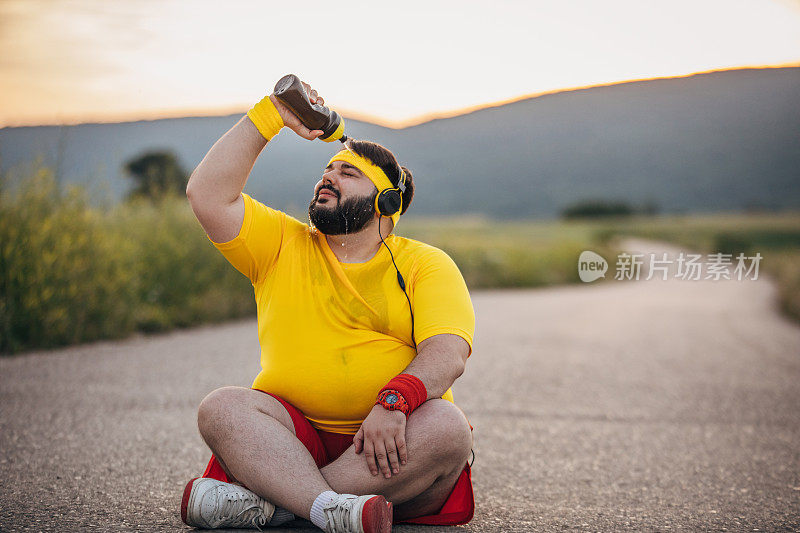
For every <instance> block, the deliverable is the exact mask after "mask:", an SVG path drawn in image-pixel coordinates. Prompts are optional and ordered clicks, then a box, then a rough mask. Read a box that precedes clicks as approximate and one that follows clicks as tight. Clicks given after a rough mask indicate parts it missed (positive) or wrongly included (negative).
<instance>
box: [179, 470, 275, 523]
mask: <svg viewBox="0 0 800 533" xmlns="http://www.w3.org/2000/svg"><path fill="white" fill-rule="evenodd" d="M274 512H275V506H274V505H272V504H271V503H269V502H268V501H267V500H265V499H264V498H262V497H260V496H259V495H258V494H256V493H255V492H252V491H250V490H247V489H246V488H244V487H242V486H240V485H234V484H232V483H225V482H222V481H217V480H216V479H211V478H207V477H201V478H195V479H193V480H191V481H190V482H189V483H187V484H186V488H185V489H184V490H183V499H182V501H181V519H182V520H183V522H184V523H185V524H186V525H187V526H193V527H198V528H202V529H216V528H240V529H244V528H247V529H252V528H256V529H261V527H262V526H265V525H267V524H268V523H269V521H270V519H271V518H272V514H273V513H274Z"/></svg>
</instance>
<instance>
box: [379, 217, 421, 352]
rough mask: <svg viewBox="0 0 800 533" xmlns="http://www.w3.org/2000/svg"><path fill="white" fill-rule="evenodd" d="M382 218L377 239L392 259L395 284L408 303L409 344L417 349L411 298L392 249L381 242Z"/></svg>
mask: <svg viewBox="0 0 800 533" xmlns="http://www.w3.org/2000/svg"><path fill="white" fill-rule="evenodd" d="M382 218H383V215H382V214H381V215H380V218H378V237H380V238H381V242H382V243H383V245H384V246H385V247H386V249H387V250H389V257H391V258H392V265H394V269H395V270H396V271H397V283H399V284H400V288H401V289H403V294H404V295H405V297H406V300H407V301H408V310H409V311H410V312H411V342H412V343H414V348H416V347H417V342H416V340H415V339H414V309H413V308H412V307H411V298H409V297H408V293H407V292H406V282H405V280H404V279H403V275H402V274H400V269H399V268H397V263H395V262H394V254H393V253H392V249H391V248H389V245H388V244H386V241H384V240H383V235H382V234H381V219H382Z"/></svg>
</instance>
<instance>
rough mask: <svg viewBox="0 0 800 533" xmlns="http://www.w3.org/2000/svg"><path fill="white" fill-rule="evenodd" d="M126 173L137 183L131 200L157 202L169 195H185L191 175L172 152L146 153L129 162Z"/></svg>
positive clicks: (130, 195) (129, 195) (130, 194)
mask: <svg viewBox="0 0 800 533" xmlns="http://www.w3.org/2000/svg"><path fill="white" fill-rule="evenodd" d="M125 172H126V173H127V174H128V177H130V178H131V179H132V180H133V181H134V182H135V185H134V187H133V189H131V191H130V193H128V197H129V198H150V199H153V200H155V199H157V198H160V197H162V196H165V195H168V194H183V192H184V191H185V190H186V184H187V183H188V181H189V173H188V172H186V170H184V169H183V167H181V165H180V163H179V162H178V158H177V156H176V155H175V153H173V152H170V151H161V152H146V153H144V154H142V155H140V156H138V157H136V158H134V159H131V160H130V161H128V162H127V163H126V164H125Z"/></svg>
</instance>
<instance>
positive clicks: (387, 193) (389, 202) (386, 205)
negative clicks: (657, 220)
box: [375, 189, 403, 217]
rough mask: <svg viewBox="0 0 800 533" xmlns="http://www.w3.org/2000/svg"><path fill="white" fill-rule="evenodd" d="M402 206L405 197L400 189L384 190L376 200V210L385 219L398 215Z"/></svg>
mask: <svg viewBox="0 0 800 533" xmlns="http://www.w3.org/2000/svg"><path fill="white" fill-rule="evenodd" d="M402 205H403V197H402V196H401V195H400V191H399V190H398V189H383V190H382V191H381V192H380V193H378V196H377V197H376V198H375V208H376V209H377V210H378V213H380V214H381V215H383V216H385V217H390V216H392V215H394V214H395V213H397V212H398V211H399V210H400V207H402Z"/></svg>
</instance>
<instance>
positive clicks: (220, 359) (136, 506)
mask: <svg viewBox="0 0 800 533" xmlns="http://www.w3.org/2000/svg"><path fill="white" fill-rule="evenodd" d="M611 268H612V270H611V272H609V274H613V265H612V267H611ZM609 277H611V276H609ZM473 297H474V305H475V310H476V314H477V324H478V329H477V333H476V335H475V347H474V353H473V355H472V357H471V358H470V360H469V363H468V368H467V372H466V373H465V375H464V376H463V377H462V378H461V379H460V380H459V381H458V382H457V383H456V386H455V389H454V390H455V396H456V402H457V403H458V404H459V406H460V407H462V409H464V411H465V412H466V414H467V415H468V417H469V419H470V421H471V422H472V424H473V425H474V426H475V452H476V460H475V464H474V470H473V475H474V484H475V489H476V499H477V510H476V514H475V518H474V520H473V521H472V522H471V523H470V524H469V525H468V526H465V527H463V528H460V529H463V530H465V531H474V532H501V531H559V532H560V531H564V530H570V531H620V530H631V531H640V530H658V531H677V530H713V531H724V530H728V531H756V530H758V531H800V328H799V327H798V326H797V325H796V324H792V323H790V322H788V321H787V320H786V319H784V318H782V317H781V316H780V315H779V314H778V312H777V311H776V309H775V303H774V301H775V291H774V289H773V287H772V285H771V284H770V283H769V282H768V281H767V280H765V279H763V276H762V279H760V280H758V281H727V282H726V281H719V282H714V281H677V280H671V281H667V282H662V281H655V280H654V281H628V282H621V281H612V280H609V281H606V282H596V283H592V284H586V285H584V284H581V285H579V286H569V287H559V288H549V289H541V290H513V291H481V292H476V293H474V295H473ZM257 371H258V344H257V339H256V325H255V321H254V320H246V321H242V322H238V323H230V324H226V325H222V326H213V327H204V328H199V329H192V330H186V331H179V332H176V333H170V334H166V335H158V336H142V337H137V338H133V339H129V340H125V341H122V342H103V343H97V344H92V345H86V346H78V347H73V348H68V349H64V350H59V351H52V352H39V353H32V354H27V355H22V356H17V357H12V358H3V359H0V395H1V397H0V477H1V478H2V483H1V484H0V530H2V531H4V532H5V531H8V532H12V531H40V530H41V531H76V530H98V531H133V530H136V531H174V532H179V531H187V530H188V528H186V527H185V526H183V524H182V523H181V521H180V517H179V514H178V504H179V500H180V496H181V491H182V489H183V486H184V484H185V482H186V481H187V480H188V479H189V478H190V477H193V476H195V475H198V474H199V473H200V472H201V471H202V469H203V467H204V465H205V462H206V461H207V459H208V451H207V450H206V448H205V446H204V445H203V443H202V441H201V439H200V437H199V435H198V433H197V429H196V425H195V412H196V407H197V405H198V403H199V402H200V400H201V399H202V398H203V396H204V395H205V394H207V393H208V392H210V391H211V390H213V389H215V388H216V387H220V386H223V385H231V384H236V385H243V386H248V385H249V384H250V383H251V380H252V378H253V377H254V376H255V374H256V372H257ZM395 530H396V531H400V532H411V531H424V532H426V533H439V532H443V531H455V529H453V528H435V527H420V528H414V527H409V526H404V527H397V528H395ZM281 531H283V530H281ZM293 531H297V530H296V529H294V530H293ZM308 531H311V530H308Z"/></svg>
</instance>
